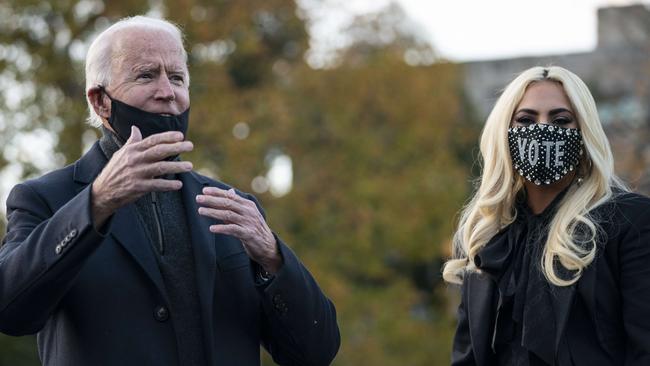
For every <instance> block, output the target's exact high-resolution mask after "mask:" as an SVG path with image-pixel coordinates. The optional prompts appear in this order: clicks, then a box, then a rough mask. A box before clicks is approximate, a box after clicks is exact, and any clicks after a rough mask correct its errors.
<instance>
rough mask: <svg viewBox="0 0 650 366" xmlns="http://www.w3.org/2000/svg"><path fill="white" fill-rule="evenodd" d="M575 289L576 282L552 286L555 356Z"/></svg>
mask: <svg viewBox="0 0 650 366" xmlns="http://www.w3.org/2000/svg"><path fill="white" fill-rule="evenodd" d="M575 291H576V284H575V283H574V284H572V285H570V286H561V287H560V286H552V291H551V302H552V303H553V313H554V314H555V358H556V359H557V352H558V349H559V346H560V340H561V339H562V336H563V335H564V329H565V328H566V324H567V321H568V320H569V314H570V313H571V307H572V305H573V299H574V295H575Z"/></svg>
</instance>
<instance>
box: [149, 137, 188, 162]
mask: <svg viewBox="0 0 650 366" xmlns="http://www.w3.org/2000/svg"><path fill="white" fill-rule="evenodd" d="M192 149H194V144H192V142H190V141H180V142H174V143H161V144H158V145H154V146H152V147H150V148H149V149H147V150H146V151H145V152H144V156H143V160H144V161H160V160H163V159H165V158H167V157H169V156H174V155H178V154H182V153H185V152H189V151H192Z"/></svg>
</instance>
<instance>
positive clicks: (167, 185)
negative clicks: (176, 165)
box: [146, 179, 183, 192]
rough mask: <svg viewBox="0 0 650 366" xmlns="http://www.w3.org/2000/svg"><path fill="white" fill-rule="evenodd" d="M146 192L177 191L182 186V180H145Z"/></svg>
mask: <svg viewBox="0 0 650 366" xmlns="http://www.w3.org/2000/svg"><path fill="white" fill-rule="evenodd" d="M146 185H147V188H146V191H147V192H153V191H156V192H166V191H178V190H179V189H181V188H183V182H181V181H180V180H173V179H151V180H149V181H148V182H147V184H146Z"/></svg>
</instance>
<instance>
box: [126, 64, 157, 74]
mask: <svg viewBox="0 0 650 366" xmlns="http://www.w3.org/2000/svg"><path fill="white" fill-rule="evenodd" d="M131 70H132V71H134V72H138V71H158V70H160V66H158V65H156V64H153V63H145V64H137V65H134V66H133V67H132V68H131Z"/></svg>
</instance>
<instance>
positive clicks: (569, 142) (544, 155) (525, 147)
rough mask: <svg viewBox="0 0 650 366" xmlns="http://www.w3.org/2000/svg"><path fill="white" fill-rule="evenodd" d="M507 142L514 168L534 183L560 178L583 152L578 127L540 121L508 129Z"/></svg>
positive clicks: (570, 168)
mask: <svg viewBox="0 0 650 366" xmlns="http://www.w3.org/2000/svg"><path fill="white" fill-rule="evenodd" d="M508 145H509V147H510V157H511V158H512V163H513V165H514V168H515V171H517V173H519V175H521V176H522V177H524V178H525V179H526V180H528V181H529V182H532V183H534V184H536V185H548V184H551V183H554V182H556V181H558V180H560V179H562V178H563V177H564V176H566V175H567V174H569V172H571V171H573V170H575V169H576V167H577V166H578V163H579V162H580V157H581V156H582V154H583V153H584V152H583V148H582V146H583V142H582V134H581V133H580V129H578V128H567V127H559V126H553V125H548V124H543V123H534V124H531V125H529V126H525V127H511V128H509V129H508Z"/></svg>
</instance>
